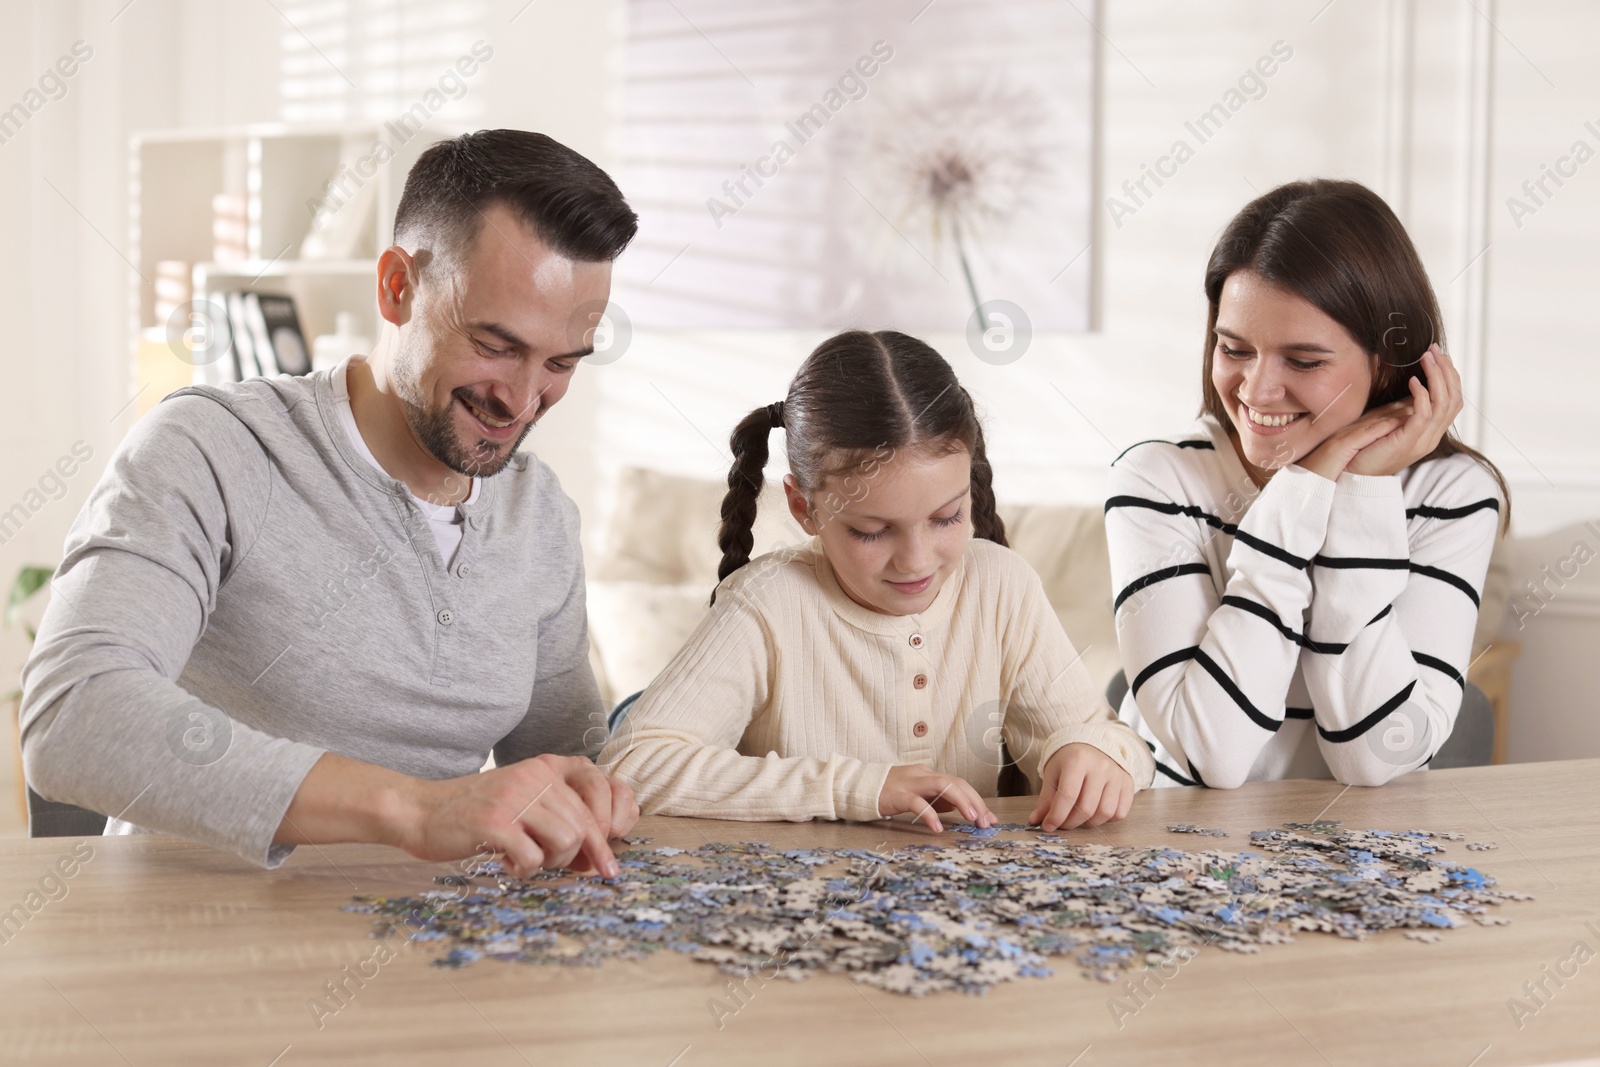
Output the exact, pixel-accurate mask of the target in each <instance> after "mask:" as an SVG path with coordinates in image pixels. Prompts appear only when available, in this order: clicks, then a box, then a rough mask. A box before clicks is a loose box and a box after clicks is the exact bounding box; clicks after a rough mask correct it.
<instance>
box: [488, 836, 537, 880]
mask: <svg viewBox="0 0 1600 1067" xmlns="http://www.w3.org/2000/svg"><path fill="white" fill-rule="evenodd" d="M485 844H487V845H488V846H489V847H491V848H493V849H494V851H496V852H498V853H499V854H500V855H501V856H502V857H504V861H505V865H506V868H507V869H508V870H510V872H511V873H512V875H514V876H515V877H517V878H526V877H527V876H528V875H530V874H532V873H533V872H534V871H537V870H539V869H540V868H541V867H543V866H544V860H545V854H544V849H542V848H540V847H539V845H538V844H537V843H536V842H535V841H534V840H533V839H532V838H531V837H529V836H528V835H527V834H526V833H525V832H523V830H522V828H521V827H520V826H518V827H512V828H510V829H507V830H506V831H504V832H502V833H498V834H495V835H493V839H492V840H490V841H487V842H485Z"/></svg>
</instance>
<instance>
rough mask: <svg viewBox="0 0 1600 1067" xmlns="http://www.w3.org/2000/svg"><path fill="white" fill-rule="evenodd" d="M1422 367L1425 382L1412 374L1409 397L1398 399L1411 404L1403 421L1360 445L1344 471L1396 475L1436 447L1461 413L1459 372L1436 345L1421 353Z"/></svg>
mask: <svg viewBox="0 0 1600 1067" xmlns="http://www.w3.org/2000/svg"><path fill="white" fill-rule="evenodd" d="M1422 369H1423V370H1424V371H1426V372H1427V377H1428V384H1427V385H1426V386H1424V385H1423V384H1422V382H1421V381H1420V380H1419V379H1417V378H1416V377H1415V376H1413V377H1412V379H1411V381H1410V386H1411V399H1410V400H1409V401H1401V403H1409V404H1410V405H1411V411H1410V415H1409V417H1408V418H1407V419H1406V420H1405V423H1404V424H1403V425H1402V426H1400V427H1398V428H1397V429H1395V430H1392V431H1391V432H1389V433H1388V434H1387V435H1385V436H1383V437H1380V438H1378V439H1377V440H1376V441H1373V442H1371V443H1370V444H1367V445H1365V446H1363V447H1362V449H1361V451H1360V453H1359V454H1357V455H1356V457H1355V458H1354V459H1353V460H1351V461H1350V463H1349V464H1348V465H1347V466H1346V467H1345V470H1347V471H1349V472H1350V473H1351V474H1366V475H1377V476H1382V475H1388V474H1399V473H1400V472H1401V471H1403V470H1405V469H1406V468H1407V467H1409V466H1411V465H1412V464H1413V463H1415V462H1417V461H1418V460H1420V459H1422V458H1423V457H1424V456H1427V455H1428V454H1429V453H1430V452H1432V451H1433V450H1434V449H1435V448H1438V447H1439V442H1440V441H1441V440H1442V439H1443V438H1444V435H1445V434H1446V433H1448V432H1449V430H1450V424H1451V423H1452V422H1454V421H1455V419H1456V416H1457V415H1459V414H1461V406H1462V399H1461V375H1460V374H1458V373H1457V372H1456V366H1455V363H1454V362H1452V361H1451V359H1450V357H1449V356H1448V355H1447V354H1446V353H1445V351H1444V349H1442V348H1440V347H1439V346H1438V345H1437V344H1434V345H1430V346H1429V347H1428V350H1427V351H1426V352H1424V353H1423V354H1422Z"/></svg>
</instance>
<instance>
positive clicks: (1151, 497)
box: [1106, 181, 1509, 788]
mask: <svg viewBox="0 0 1600 1067" xmlns="http://www.w3.org/2000/svg"><path fill="white" fill-rule="evenodd" d="M1205 290H1206V297H1207V300H1208V301H1209V303H1210V312H1209V315H1208V321H1207V324H1206V348H1205V358H1204V370H1203V374H1202V390H1203V393H1204V403H1203V405H1202V416H1201V419H1200V422H1199V424H1198V425H1197V426H1196V427H1194V428H1193V429H1192V430H1191V431H1190V432H1188V433H1186V434H1184V435H1182V436H1181V437H1178V438H1176V439H1174V440H1171V441H1146V442H1141V443H1140V444H1137V445H1134V446H1133V447H1132V448H1130V449H1128V450H1127V451H1126V452H1124V453H1123V454H1122V455H1121V456H1119V457H1118V458H1117V460H1116V461H1115V462H1114V463H1113V464H1112V468H1111V484H1110V497H1109V499H1108V500H1107V501H1106V533H1107V537H1108V539H1109V542H1110V550H1111V572H1112V583H1113V589H1114V590H1115V610H1116V615H1117V635H1118V641H1119V644H1120V646H1121V651H1122V662H1123V667H1124V670H1125V672H1126V674H1127V677H1128V680H1129V690H1128V694H1127V696H1126V698H1125V699H1124V700H1123V702H1122V709H1121V714H1122V717H1123V719H1124V720H1125V721H1127V722H1129V723H1130V724H1131V725H1133V726H1134V727H1135V728H1136V729H1138V730H1139V732H1140V733H1141V735H1142V736H1143V737H1144V738H1145V740H1146V743H1147V744H1149V745H1150V746H1151V748H1152V750H1153V751H1154V753H1155V755H1156V767H1157V771H1158V774H1157V780H1158V781H1162V780H1164V784H1169V785H1170V784H1181V785H1207V786H1213V787H1229V788H1231V787H1233V786H1237V785H1239V784H1240V783H1242V782H1246V781H1257V780H1263V779H1275V778H1307V777H1326V776H1327V775H1329V774H1330V773H1331V774H1332V776H1333V777H1335V778H1337V779H1339V780H1340V781H1342V782H1345V783H1347V784H1352V785H1381V784H1383V783H1384V782H1386V781H1388V780H1389V779H1391V778H1393V777H1395V776H1397V775H1400V774H1403V773H1405V772H1407V771H1410V770H1414V769H1416V768H1418V767H1421V766H1423V765H1425V764H1426V763H1427V762H1428V761H1429V760H1430V759H1432V758H1433V755H1434V753H1435V752H1437V751H1438V749H1439V746H1440V745H1441V744H1443V743H1444V741H1445V739H1446V738H1447V737H1449V735H1450V731H1451V728H1452V726H1453V725H1454V722H1455V717H1456V712H1457V710H1458V709H1459V708H1460V705H1461V697H1462V693H1463V690H1464V687H1465V679H1464V675H1465V673H1466V670H1467V662H1468V656H1469V654H1470V648H1471V642H1472V633H1473V628H1474V626H1475V624H1476V621H1477V615H1478V601H1479V596H1480V592H1481V589H1482V585H1483V580H1484V574H1485V571H1486V570H1487V568H1488V563H1489V554H1490V551H1491V550H1492V548H1493V547H1494V540H1495V536H1496V532H1497V527H1498V524H1499V522H1500V516H1501V514H1502V513H1503V512H1505V510H1506V505H1507V503H1508V501H1509V495H1508V493H1507V491H1506V487H1505V481H1504V479H1503V478H1502V477H1501V476H1500V473H1499V471H1497V470H1496V469H1495V468H1494V466H1493V465H1492V464H1491V463H1489V461H1488V460H1486V459H1485V458H1484V457H1483V456H1481V455H1479V454H1478V453H1477V452H1475V451H1473V450H1472V449H1470V448H1468V447H1467V446H1466V445H1463V444H1462V443H1461V442H1460V441H1458V440H1456V439H1455V437H1454V436H1453V435H1452V434H1451V432H1450V423H1451V421H1452V420H1453V419H1454V418H1455V416H1456V414H1457V413H1458V412H1459V411H1460V410H1461V404H1462V400H1461V379H1460V376H1459V375H1458V374H1457V373H1456V369H1455V366H1454V364H1453V363H1452V362H1451V360H1450V357H1449V356H1448V355H1447V354H1446V353H1445V352H1444V350H1443V347H1442V345H1443V340H1444V338H1443V335H1442V333H1441V332H1440V328H1439V323H1440V315H1439V308H1438V302H1437V301H1436V300H1435V298H1434V294H1433V290H1432V288H1431V287H1430V285H1429V284H1428V278H1427V274H1426V272H1425V271H1424V270H1423V268H1422V263H1421V261H1420V259H1419V258H1418V257H1417V253H1416V249H1415V248H1413V247H1412V244H1411V241H1410V239H1409V238H1408V237H1407V236H1406V233H1405V230H1404V229H1403V228H1402V227H1401V225H1400V222H1399V220H1398V219H1397V218H1395V216H1394V213H1393V212H1392V211H1390V210H1389V207H1388V205H1386V204H1385V203H1384V202H1383V201H1382V200H1381V199H1379V197H1378V196H1377V195H1376V194H1374V193H1373V192H1372V191H1371V190H1369V189H1367V188H1365V187H1363V186H1361V185H1358V184H1356V183H1354V182H1343V181H1310V182H1294V183H1291V184H1289V185H1285V186H1282V187H1280V188H1278V189H1274V190H1273V191H1272V192H1270V193H1267V194H1266V195H1265V196H1262V197H1259V198H1258V199H1256V200H1254V201H1252V202H1251V203H1250V204H1248V205H1247V206H1246V207H1245V208H1244V210H1243V211H1241V212H1240V213H1239V214H1238V216H1237V217H1235V218H1234V220H1233V221H1232V222H1231V223H1230V224H1229V225H1228V228H1227V229H1226V230H1225V231H1224V233H1223V235H1222V238H1221V240H1219V241H1218V242H1217V246H1216V248H1215V249H1214V250H1213V251H1212V253H1211V261H1210V263H1209V264H1208V266H1207V268H1206V276H1205Z"/></svg>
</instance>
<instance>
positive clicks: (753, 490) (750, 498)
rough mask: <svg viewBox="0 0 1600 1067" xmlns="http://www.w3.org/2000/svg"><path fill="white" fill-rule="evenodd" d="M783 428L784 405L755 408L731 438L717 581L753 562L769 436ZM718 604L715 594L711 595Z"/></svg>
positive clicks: (719, 542)
mask: <svg viewBox="0 0 1600 1067" xmlns="http://www.w3.org/2000/svg"><path fill="white" fill-rule="evenodd" d="M782 425H783V403H782V402H781V401H780V402H778V403H776V404H769V405H767V406H766V407H764V408H756V409H755V410H754V411H752V412H751V413H750V414H748V415H746V416H745V417H744V418H743V419H741V420H740V422H739V425H738V426H735V427H734V429H733V433H732V434H731V435H730V436H729V437H728V447H729V448H730V449H731V450H732V451H733V466H732V467H731V468H730V469H729V471H728V492H727V495H726V496H724V497H723V498H722V525H721V527H719V528H718V530H717V547H719V548H721V549H722V563H721V564H719V565H718V567H717V581H719V582H720V581H722V579H724V578H726V577H727V576H728V575H730V574H732V573H733V572H734V571H736V570H738V569H739V568H740V567H743V566H744V565H745V564H746V563H749V562H750V552H751V550H752V549H753V548H754V547H755V535H754V533H753V531H754V529H755V525H756V503H757V501H758V500H760V498H761V486H762V484H763V481H764V478H765V475H764V472H765V470H766V466H767V437H768V435H769V434H771V432H772V430H773V427H775V426H782ZM711 600H712V603H715V602H716V593H715V591H713V592H712V594H711Z"/></svg>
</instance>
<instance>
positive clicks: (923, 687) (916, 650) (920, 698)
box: [906, 631, 933, 763]
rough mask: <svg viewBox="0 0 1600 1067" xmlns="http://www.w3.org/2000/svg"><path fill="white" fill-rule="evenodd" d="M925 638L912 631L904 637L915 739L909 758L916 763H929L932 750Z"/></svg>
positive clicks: (928, 676) (930, 706)
mask: <svg viewBox="0 0 1600 1067" xmlns="http://www.w3.org/2000/svg"><path fill="white" fill-rule="evenodd" d="M927 643H928V641H927V638H925V637H924V636H923V635H922V633H921V632H920V631H913V632H911V633H909V634H907V635H906V644H907V645H909V646H911V649H912V652H911V653H910V655H909V656H908V657H907V661H908V662H907V665H908V666H909V667H910V668H911V669H912V672H913V673H912V675H911V679H910V681H911V690H912V691H911V693H910V705H909V706H910V709H911V713H912V714H913V715H914V716H915V718H914V719H913V721H912V723H911V736H912V737H913V738H915V739H916V743H914V744H913V745H912V751H911V753H909V755H910V757H911V758H912V759H913V760H915V761H916V762H918V763H931V762H932V761H933V750H932V748H931V747H930V746H929V744H928V742H927V740H926V739H927V737H928V734H929V732H930V730H931V727H930V726H929V720H930V718H931V717H932V716H931V714H930V713H931V709H932V705H933V700H932V697H933V693H932V688H931V686H930V685H929V681H930V674H931V666H930V664H929V663H928V662H927V660H928V650H927V647H926V646H927Z"/></svg>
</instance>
